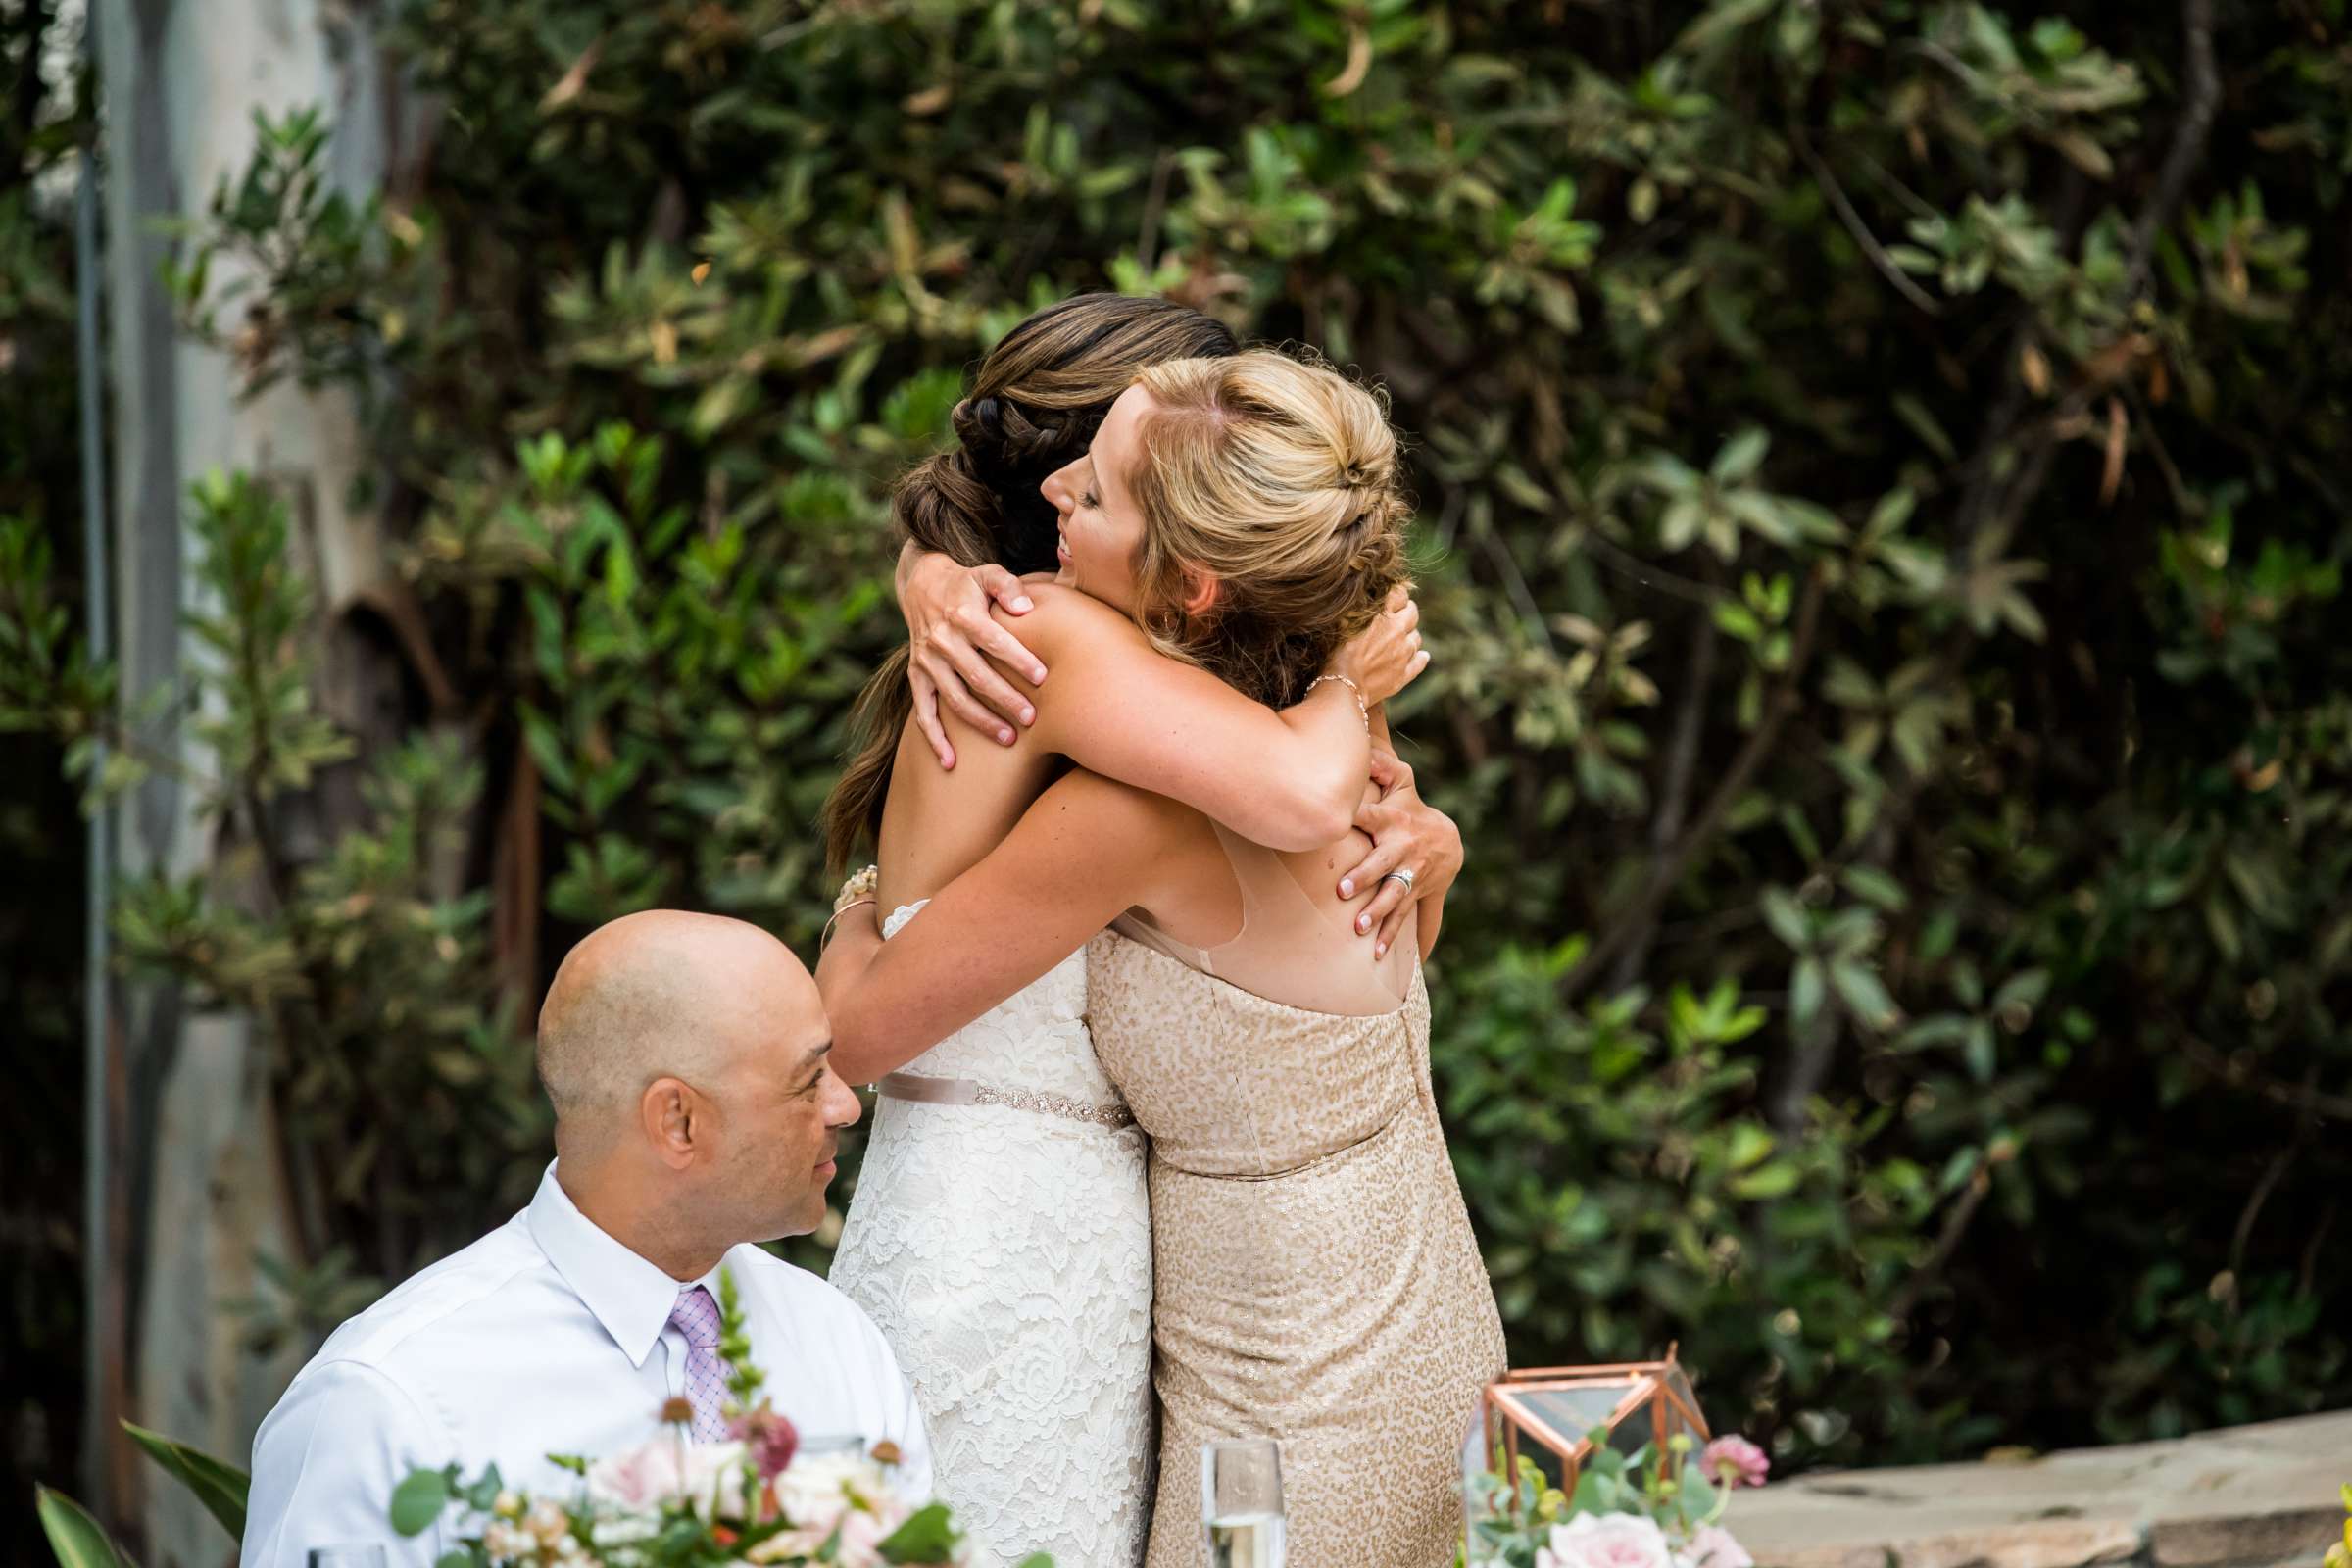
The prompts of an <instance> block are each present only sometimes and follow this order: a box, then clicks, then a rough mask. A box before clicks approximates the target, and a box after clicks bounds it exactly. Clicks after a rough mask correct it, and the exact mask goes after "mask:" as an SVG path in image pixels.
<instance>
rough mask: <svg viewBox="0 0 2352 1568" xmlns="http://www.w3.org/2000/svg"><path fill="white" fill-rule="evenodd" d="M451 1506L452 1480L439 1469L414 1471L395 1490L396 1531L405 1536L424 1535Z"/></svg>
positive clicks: (393, 1494)
mask: <svg viewBox="0 0 2352 1568" xmlns="http://www.w3.org/2000/svg"><path fill="white" fill-rule="evenodd" d="M448 1506H449V1477H448V1475H447V1474H446V1473H444V1472H442V1471H439V1470H417V1471H412V1472H411V1473H410V1475H409V1479H408V1480H406V1481H403V1482H402V1483H401V1484H400V1485H399V1486H397V1487H395V1488H393V1489H392V1528H393V1529H394V1530H397V1531H399V1532H400V1533H401V1534H402V1535H404V1536H421V1535H423V1534H424V1533H425V1532H426V1531H427V1530H430V1529H431V1528H432V1527H433V1521H434V1520H436V1519H438V1518H440V1517H441V1510H442V1509H444V1508H446V1507H448Z"/></svg>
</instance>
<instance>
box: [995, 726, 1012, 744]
mask: <svg viewBox="0 0 2352 1568" xmlns="http://www.w3.org/2000/svg"><path fill="white" fill-rule="evenodd" d="M997 739H999V740H1001V741H1003V742H1004V743H1005V745H1007V746H1010V745H1011V744H1012V731H1010V730H1008V729H1001V730H999V731H997Z"/></svg>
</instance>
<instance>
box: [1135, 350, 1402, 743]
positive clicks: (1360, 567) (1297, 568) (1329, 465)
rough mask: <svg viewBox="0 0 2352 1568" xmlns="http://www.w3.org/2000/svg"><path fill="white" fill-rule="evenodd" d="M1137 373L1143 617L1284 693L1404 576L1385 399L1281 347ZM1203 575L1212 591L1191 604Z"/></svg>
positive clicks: (1298, 693) (1139, 601)
mask: <svg viewBox="0 0 2352 1568" xmlns="http://www.w3.org/2000/svg"><path fill="white" fill-rule="evenodd" d="M1136 379H1137V383H1138V384H1139V385H1141V386H1142V387H1143V388H1144V389H1145V390H1146V391H1147V392H1148V393H1150V394H1151V397H1152V405H1153V407H1152V409H1151V410H1150V411H1149V412H1148V413H1147V414H1146V415H1145V416H1144V417H1143V418H1142V419H1141V420H1139V421H1138V423H1137V426H1136V435H1137V444H1138V448H1139V457H1138V459H1137V462H1136V466H1135V471H1134V472H1133V473H1132V474H1131V475H1130V476H1129V480H1128V486H1129V489H1130V490H1131V492H1132V493H1133V495H1134V498H1135V502H1136V506H1137V508H1138V510H1139V511H1140V512H1141V513H1142V514H1143V524H1144V536H1143V542H1142V543H1141V545H1139V546H1138V548H1137V552H1136V560H1135V579H1136V620H1137V621H1138V623H1139V624H1141V625H1142V626H1143V628H1144V630H1145V632H1146V633H1147V634H1148V635H1149V636H1150V637H1151V638H1152V643H1153V644H1154V646H1156V647H1157V648H1158V649H1159V650H1160V651H1161V652H1162V653H1164V654H1167V655H1169V656H1170V657H1171V658H1175V659H1181V660H1183V661H1185V662H1188V663H1192V664H1198V665H1200V666H1201V667H1202V668H1204V669H1206V670H1208V671H1209V672H1210V673H1212V674H1214V675H1216V676H1218V677H1219V678H1220V679H1222V680H1224V681H1225V682H1226V683H1227V684H1228V685H1230V686H1232V687H1234V688H1235V689H1236V690H1238V691H1242V692H1246V693H1248V694H1249V695H1250V696H1251V697H1254V698H1256V699H1257V700H1258V701H1260V702H1262V703H1265V704H1267V705H1268V706H1270V707H1274V708H1286V707H1288V706H1290V705H1291V704H1292V703H1295V702H1298V701H1299V699H1300V698H1302V697H1304V696H1305V695H1306V687H1307V683H1308V682H1310V681H1312V680H1313V679H1314V678H1315V676H1316V675H1317V674H1318V673H1320V672H1321V671H1322V668H1323V666H1324V665H1325V664H1326V663H1327V662H1329V661H1330V659H1331V656H1332V655H1333V654H1334V653H1335V652H1337V651H1338V649H1339V648H1340V646H1341V645H1342V644H1343V643H1345V642H1347V641H1348V639H1349V638H1351V637H1353V636H1355V634H1356V633H1358V632H1360V631H1362V630H1363V629H1364V628H1365V627H1366V626H1368V625H1370V624H1371V623H1372V620H1373V618H1374V617H1375V616H1376V615H1378V614H1379V613H1380V611H1381V606H1382V604H1383V602H1384V601H1385V600H1386V599H1387V598H1388V595H1389V591H1390V590H1391V589H1393V588H1395V587H1397V585H1398V584H1399V583H1402V582H1404V581H1406V571H1407V565H1408V563H1407V560H1406V555H1405V540H1404V527H1405V522H1406V520H1407V519H1408V518H1409V517H1410V516H1411V515H1412V503H1411V501H1410V499H1409V498H1408V497H1407V496H1406V495H1405V493H1404V489H1403V486H1402V483H1401V478H1400V475H1399V473H1398V471H1397V470H1398V462H1399V452H1398V448H1397V433H1396V432H1395V431H1394V430H1392V429H1391V428H1390V427H1389V418H1388V404H1387V400H1386V398H1385V397H1384V396H1383V395H1382V394H1381V393H1379V392H1378V391H1374V390H1368V389H1366V388H1365V387H1362V386H1359V385H1357V384H1356V383H1355V382H1353V381H1350V380H1348V378H1347V377H1345V376H1343V375H1341V374H1340V373H1339V372H1337V371H1336V370H1333V369H1332V368H1329V367H1328V366H1325V365H1320V364H1315V363H1311V362H1307V361H1304V360H1301V359H1297V358H1293V357H1292V356H1290V355H1287V354H1282V353H1277V352H1275V351H1274V350H1271V349H1250V350H1248V351H1246V352H1244V353H1241V354H1235V355H1229V356H1226V357H1224V358H1220V359H1192V360H1175V361H1170V362H1168V363H1166V364H1162V365H1154V366H1152V367H1151V368H1148V369H1146V370H1145V371H1144V372H1143V373H1142V374H1141V375H1139V376H1138V377H1137V378H1136ZM1201 575H1206V576H1209V577H1213V578H1215V579H1216V592H1215V594H1214V596H1213V598H1212V599H1211V601H1210V603H1209V604H1208V605H1207V607H1206V608H1205V609H1204V610H1202V611H1201V612H1200V613H1190V612H1188V611H1187V610H1186V609H1185V606H1186V604H1187V603H1188V601H1190V600H1191V599H1192V598H1193V597H1194V591H1195V587H1196V585H1197V583H1198V581H1199V578H1200V577H1201Z"/></svg>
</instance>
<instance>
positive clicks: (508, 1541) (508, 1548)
mask: <svg viewBox="0 0 2352 1568" xmlns="http://www.w3.org/2000/svg"><path fill="white" fill-rule="evenodd" d="M482 1549H483V1550H485V1551H487V1552H489V1553H490V1560H491V1561H492V1562H499V1563H506V1562H518V1561H528V1560H529V1559H530V1558H532V1557H536V1556H537V1555H538V1554H539V1538H538V1537H536V1536H534V1535H532V1534H531V1533H530V1532H529V1531H528V1530H525V1529H523V1528H522V1527H521V1526H519V1525H512V1524H509V1523H507V1522H506V1521H505V1520H503V1519H500V1520H495V1521H493V1522H492V1523H491V1526H490V1528H489V1529H487V1530H485V1531H483V1532H482Z"/></svg>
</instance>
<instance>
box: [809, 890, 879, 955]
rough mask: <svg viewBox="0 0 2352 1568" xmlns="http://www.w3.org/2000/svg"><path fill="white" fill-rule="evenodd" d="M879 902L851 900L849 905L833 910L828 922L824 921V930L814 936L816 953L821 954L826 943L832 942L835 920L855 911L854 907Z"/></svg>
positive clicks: (877, 901)
mask: <svg viewBox="0 0 2352 1568" xmlns="http://www.w3.org/2000/svg"><path fill="white" fill-rule="evenodd" d="M880 902H881V900H879V899H852V900H851V901H850V902H849V903H847V904H845V905H843V906H842V907H840V908H838V909H835V910H834V911H833V914H832V917H831V918H830V919H828V920H826V921H825V928H824V929H823V930H822V931H819V932H818V933H817V934H816V948H817V951H818V952H819V953H822V952H823V951H824V949H825V944H826V943H828V942H831V941H832V940H833V922H834V921H835V920H838V919H840V918H841V917H842V916H843V915H845V914H847V913H849V912H850V911H851V910H852V909H855V908H856V907H858V906H859V905H860V904H879V903H880Z"/></svg>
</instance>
